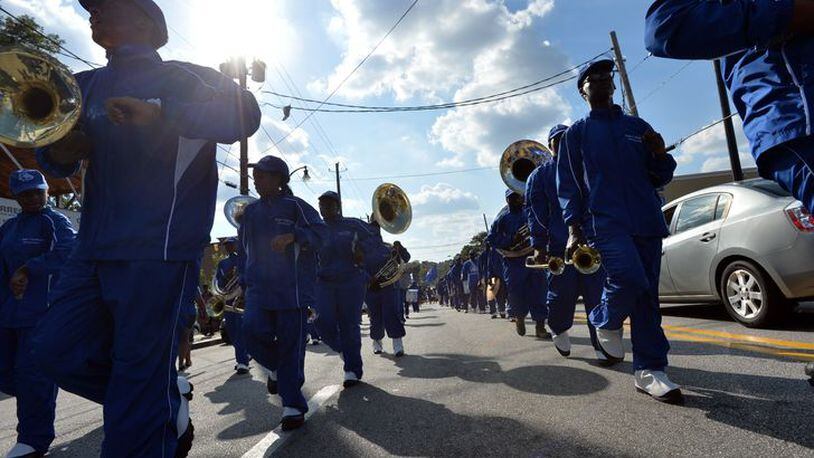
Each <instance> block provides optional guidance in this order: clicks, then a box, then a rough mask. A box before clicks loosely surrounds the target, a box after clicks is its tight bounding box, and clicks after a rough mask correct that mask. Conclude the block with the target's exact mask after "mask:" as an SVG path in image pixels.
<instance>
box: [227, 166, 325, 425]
mask: <svg viewBox="0 0 814 458" xmlns="http://www.w3.org/2000/svg"><path fill="white" fill-rule="evenodd" d="M288 173H289V171H288V165H286V163H285V162H284V161H283V160H282V159H280V158H278V157H274V156H265V157H264V158H262V159H260V161H259V162H258V163H257V164H256V165H255V166H254V185H255V188H256V189H257V193H258V194H259V195H260V199H259V200H258V201H256V202H253V203H251V204H249V205H247V206H246V208H245V211H244V212H243V216H242V219H241V222H240V228H239V229H238V240H239V246H238V253H239V255H240V256H241V257H242V258H243V259H244V261H243V262H241V263H240V264H239V266H240V267H241V268H240V272H239V275H240V280H241V282H242V283H243V285H245V289H244V291H245V298H246V311H245V313H244V316H243V333H244V338H245V339H246V347H247V349H248V350H249V354H251V355H252V358H253V359H254V360H255V361H256V362H257V364H259V365H260V366H261V367H262V368H263V370H264V371H265V372H266V375H267V377H268V382H267V386H268V390H269V392H270V393H271V394H278V393H279V395H280V397H281V398H282V403H283V418H282V420H281V424H282V429H283V430H284V431H288V430H292V429H296V428H299V427H300V426H302V425H303V423H304V422H305V413H306V412H308V403H307V402H306V400H305V397H303V395H302V385H303V384H304V383H305V372H304V364H305V325H306V321H307V320H308V310H307V305H306V304H304V303H303V300H304V299H305V300H306V301H307V298H304V297H303V296H302V294H303V293H302V291H309V290H312V289H313V285H314V284H315V282H316V278H315V277H316V275H315V271H314V270H313V269H312V268H310V267H309V263H310V262H311V261H310V258H311V257H312V256H313V255H314V253H315V252H316V250H318V249H319V247H321V246H322V244H323V241H324V240H325V238H326V228H325V223H323V222H322V219H320V217H319V214H318V213H317V211H316V210H314V209H313V207H311V206H310V205H308V204H307V203H305V201H303V200H302V199H299V198H297V197H294V196H293V195H291V193H290V188H289V187H288V181H289V176H288ZM306 294H309V293H306Z"/></svg>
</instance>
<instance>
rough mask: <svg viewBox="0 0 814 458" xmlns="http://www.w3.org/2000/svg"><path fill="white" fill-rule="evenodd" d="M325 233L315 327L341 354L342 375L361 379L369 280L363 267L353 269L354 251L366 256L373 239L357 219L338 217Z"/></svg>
mask: <svg viewBox="0 0 814 458" xmlns="http://www.w3.org/2000/svg"><path fill="white" fill-rule="evenodd" d="M326 225H327V231H326V236H325V239H324V240H323V242H322V247H321V249H320V251H319V271H318V273H317V312H318V313H319V318H317V321H316V325H317V329H318V330H319V333H320V335H322V338H323V340H324V341H325V343H326V344H328V346H329V347H331V349H332V350H334V351H335V352H337V353H341V354H342V356H343V358H344V361H345V368H344V370H345V372H353V373H355V374H356V377H357V378H358V379H361V378H362V353H361V351H362V334H361V329H360V327H359V317H360V316H361V315H362V303H363V302H364V301H365V294H366V292H367V285H368V281H369V279H370V276H369V275H368V273H367V272H366V270H365V268H364V266H363V265H356V263H355V261H354V259H353V247H354V245H355V244H359V247H360V248H361V249H362V251H364V252H365V253H366V254H367V253H368V252H370V251H371V248H372V247H373V245H372V243H375V241H376V238H375V237H374V235H373V232H372V229H371V228H370V226H369V225H368V224H367V223H365V222H363V221H362V220H360V219H356V218H343V217H339V219H338V220H337V221H326Z"/></svg>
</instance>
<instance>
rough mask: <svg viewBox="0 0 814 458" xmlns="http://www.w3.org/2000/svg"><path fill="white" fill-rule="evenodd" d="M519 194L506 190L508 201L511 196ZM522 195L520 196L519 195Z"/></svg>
mask: <svg viewBox="0 0 814 458" xmlns="http://www.w3.org/2000/svg"><path fill="white" fill-rule="evenodd" d="M512 194H517V193H516V192H514V191H512V190H511V189H507V190H506V198H507V199H508V198H509V196H510V195H512ZM517 195H520V194H517Z"/></svg>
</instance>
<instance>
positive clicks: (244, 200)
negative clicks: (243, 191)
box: [223, 196, 257, 228]
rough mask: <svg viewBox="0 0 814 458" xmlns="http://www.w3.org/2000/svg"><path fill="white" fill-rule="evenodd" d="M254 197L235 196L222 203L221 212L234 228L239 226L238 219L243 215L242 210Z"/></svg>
mask: <svg viewBox="0 0 814 458" xmlns="http://www.w3.org/2000/svg"><path fill="white" fill-rule="evenodd" d="M256 200H257V198H256V197H252V196H235V197H232V198H231V199H229V200H227V201H226V203H225V204H224V205H223V213H224V215H226V220H227V221H229V224H231V225H232V226H234V227H235V228H238V227H240V219H241V218H242V217H243V211H244V210H245V209H246V206H247V205H249V204H250V203H252V202H254V201H256Z"/></svg>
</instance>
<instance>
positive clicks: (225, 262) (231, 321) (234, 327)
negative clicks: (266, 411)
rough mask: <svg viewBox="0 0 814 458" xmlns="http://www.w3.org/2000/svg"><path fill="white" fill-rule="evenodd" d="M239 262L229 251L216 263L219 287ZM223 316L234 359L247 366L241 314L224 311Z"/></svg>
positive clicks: (236, 255)
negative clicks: (233, 351) (225, 256)
mask: <svg viewBox="0 0 814 458" xmlns="http://www.w3.org/2000/svg"><path fill="white" fill-rule="evenodd" d="M240 262H241V259H240V256H239V255H238V254H237V253H230V254H229V256H228V257H227V258H226V259H222V260H221V261H220V262H219V263H218V268H217V270H216V272H215V277H216V278H215V281H217V282H218V286H220V287H221V288H223V287H225V286H226V282H227V281H229V277H230V276H231V275H237V270H238V268H239V264H240ZM233 302H234V300H233ZM228 305H232V304H228ZM223 318H224V320H226V332H227V333H229V339H230V340H231V341H232V347H234V349H235V361H237V363H238V364H243V365H244V366H248V365H249V353H248V351H247V350H246V339H244V338H243V315H242V314H240V313H235V312H225V313H224V314H223Z"/></svg>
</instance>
